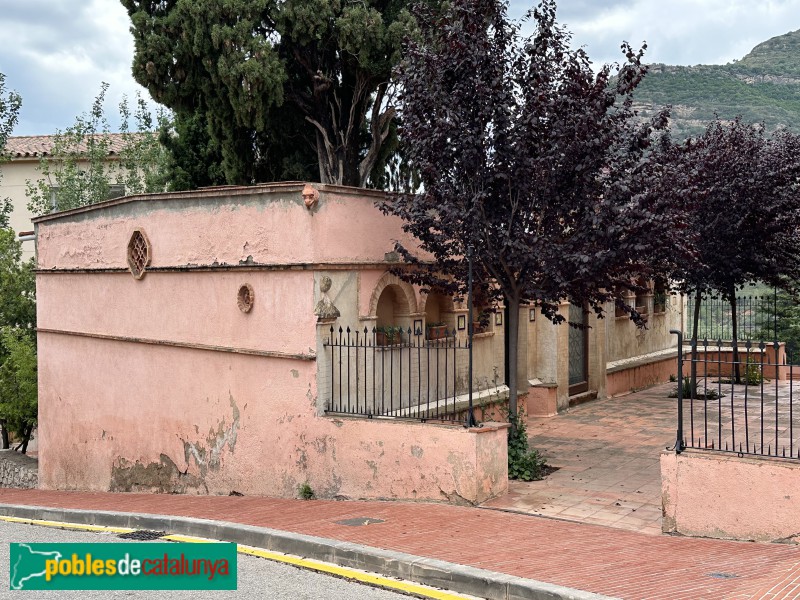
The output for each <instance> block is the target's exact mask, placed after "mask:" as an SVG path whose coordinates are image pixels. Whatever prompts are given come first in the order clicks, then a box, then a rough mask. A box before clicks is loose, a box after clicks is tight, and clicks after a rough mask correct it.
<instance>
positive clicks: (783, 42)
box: [636, 30, 800, 138]
mask: <svg viewBox="0 0 800 600" xmlns="http://www.w3.org/2000/svg"><path fill="white" fill-rule="evenodd" d="M636 104H637V108H639V110H640V111H641V113H642V114H643V115H645V116H647V115H649V114H651V113H652V112H653V111H654V109H657V108H658V107H660V106H663V105H666V104H671V105H672V107H673V111H672V117H673V119H672V129H673V134H674V135H675V137H676V138H678V137H686V136H691V135H695V134H697V133H700V132H701V131H703V129H704V128H705V125H706V123H708V121H709V120H710V119H712V118H713V117H714V114H715V113H717V114H719V115H720V117H722V118H723V119H732V118H733V117H735V116H737V115H741V116H742V118H743V119H744V120H745V121H750V122H763V123H764V124H765V125H766V127H767V129H770V130H772V129H775V128H778V127H788V128H790V129H792V130H794V131H797V132H798V133H800V30H798V31H794V32H791V33H787V34H785V35H781V36H778V37H775V38H772V39H770V40H768V41H766V42H763V43H761V44H759V45H758V46H756V47H755V48H753V50H751V51H750V53H749V54H747V55H746V56H745V57H744V58H742V59H741V60H738V61H734V62H732V63H729V64H727V65H697V66H694V67H682V66H671V65H664V64H655V65H651V66H650V73H649V74H648V76H647V78H646V79H645V81H644V82H643V83H642V85H641V86H640V88H639V90H638V91H637V95H636Z"/></svg>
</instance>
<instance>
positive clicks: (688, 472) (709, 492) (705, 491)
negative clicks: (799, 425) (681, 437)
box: [661, 450, 800, 541]
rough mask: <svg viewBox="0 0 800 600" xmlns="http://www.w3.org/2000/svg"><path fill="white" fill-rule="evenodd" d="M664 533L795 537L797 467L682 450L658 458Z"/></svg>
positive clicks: (799, 519)
mask: <svg viewBox="0 0 800 600" xmlns="http://www.w3.org/2000/svg"><path fill="white" fill-rule="evenodd" d="M661 485H662V509H663V520H662V528H663V530H664V532H667V533H681V534H683V535H692V536H701V537H713V538H729V539H738V540H755V541H779V540H785V539H790V538H792V537H794V536H797V534H798V529H800V528H799V527H798V524H799V523H800V501H799V500H800V464H798V463H797V462H791V461H787V460H779V459H759V458H746V457H740V456H736V455H732V454H721V453H713V452H702V451H693V450H687V451H684V452H683V453H681V454H677V455H676V454H675V453H674V452H663V453H662V454H661Z"/></svg>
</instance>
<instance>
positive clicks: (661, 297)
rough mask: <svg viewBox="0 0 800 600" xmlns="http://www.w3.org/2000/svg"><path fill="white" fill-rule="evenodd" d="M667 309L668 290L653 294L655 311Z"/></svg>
mask: <svg viewBox="0 0 800 600" xmlns="http://www.w3.org/2000/svg"><path fill="white" fill-rule="evenodd" d="M666 310H667V294H666V292H659V291H657V292H656V293H655V294H653V312H654V313H663V312H665V311H666Z"/></svg>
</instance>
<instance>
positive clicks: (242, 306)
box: [236, 283, 256, 313]
mask: <svg viewBox="0 0 800 600" xmlns="http://www.w3.org/2000/svg"><path fill="white" fill-rule="evenodd" d="M255 299H256V294H255V292H254V291H253V286H252V285H250V284H249V283H244V284H242V286H241V287H240V288H239V293H238V294H237V295H236V303H237V304H238V305H239V310H240V311H242V312H243V313H249V312H250V311H251V310H252V309H253V302H255Z"/></svg>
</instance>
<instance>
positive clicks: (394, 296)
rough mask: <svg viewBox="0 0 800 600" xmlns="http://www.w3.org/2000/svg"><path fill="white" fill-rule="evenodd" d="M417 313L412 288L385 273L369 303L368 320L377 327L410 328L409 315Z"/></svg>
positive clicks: (394, 276)
mask: <svg viewBox="0 0 800 600" xmlns="http://www.w3.org/2000/svg"><path fill="white" fill-rule="evenodd" d="M416 312H417V299H416V295H415V293H414V288H413V287H411V285H410V284H409V283H407V282H405V281H403V280H402V279H400V278H399V277H397V276H396V275H392V274H391V273H386V274H385V275H384V276H383V277H381V278H380V279H379V280H378V283H377V284H376V285H375V289H374V290H373V291H372V297H371V299H370V303H369V315H368V317H369V318H374V319H376V325H377V326H378V327H386V326H390V325H391V326H396V325H401V326H403V327H410V326H411V315H412V314H416Z"/></svg>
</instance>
